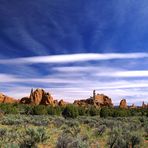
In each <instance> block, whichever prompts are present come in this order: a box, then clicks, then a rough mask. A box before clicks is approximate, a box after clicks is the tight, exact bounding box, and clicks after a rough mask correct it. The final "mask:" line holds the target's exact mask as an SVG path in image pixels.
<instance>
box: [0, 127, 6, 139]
mask: <svg viewBox="0 0 148 148" xmlns="http://www.w3.org/2000/svg"><path fill="white" fill-rule="evenodd" d="M6 134H7V129H5V128H0V141H3V140H4V138H5V136H6Z"/></svg>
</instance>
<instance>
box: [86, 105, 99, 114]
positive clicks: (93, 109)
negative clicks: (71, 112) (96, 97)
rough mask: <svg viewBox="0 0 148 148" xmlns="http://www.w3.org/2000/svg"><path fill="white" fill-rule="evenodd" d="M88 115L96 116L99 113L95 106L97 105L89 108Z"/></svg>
mask: <svg viewBox="0 0 148 148" xmlns="http://www.w3.org/2000/svg"><path fill="white" fill-rule="evenodd" d="M88 115H90V116H96V115H99V109H97V108H95V107H93V106H92V107H90V108H89V109H88Z"/></svg>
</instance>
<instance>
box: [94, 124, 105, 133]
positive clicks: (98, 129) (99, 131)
mask: <svg viewBox="0 0 148 148" xmlns="http://www.w3.org/2000/svg"><path fill="white" fill-rule="evenodd" d="M105 130H106V126H105V125H100V126H99V127H98V128H96V129H95V135H96V136H102V135H103V133H104V132H105Z"/></svg>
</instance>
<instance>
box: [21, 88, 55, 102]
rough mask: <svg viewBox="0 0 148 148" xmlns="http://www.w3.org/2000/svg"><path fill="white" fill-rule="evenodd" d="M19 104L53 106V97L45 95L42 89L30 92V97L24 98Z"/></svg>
mask: <svg viewBox="0 0 148 148" xmlns="http://www.w3.org/2000/svg"><path fill="white" fill-rule="evenodd" d="M20 103H24V104H33V105H54V100H53V97H52V96H51V95H50V94H49V93H46V92H45V91H44V90H43V89H36V90H35V91H33V89H32V90H31V93H30V97H25V98H22V99H21V100H20Z"/></svg>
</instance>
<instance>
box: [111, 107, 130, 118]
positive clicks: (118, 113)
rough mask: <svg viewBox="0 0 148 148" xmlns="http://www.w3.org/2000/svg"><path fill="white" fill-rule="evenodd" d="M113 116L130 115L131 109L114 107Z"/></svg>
mask: <svg viewBox="0 0 148 148" xmlns="http://www.w3.org/2000/svg"><path fill="white" fill-rule="evenodd" d="M111 116H112V117H128V116H130V111H129V110H127V109H120V108H118V109H112V114H111Z"/></svg>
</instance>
